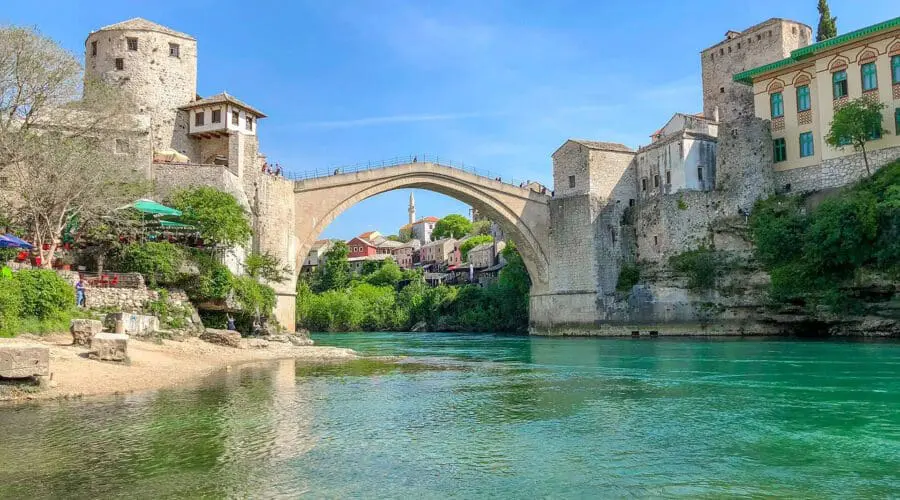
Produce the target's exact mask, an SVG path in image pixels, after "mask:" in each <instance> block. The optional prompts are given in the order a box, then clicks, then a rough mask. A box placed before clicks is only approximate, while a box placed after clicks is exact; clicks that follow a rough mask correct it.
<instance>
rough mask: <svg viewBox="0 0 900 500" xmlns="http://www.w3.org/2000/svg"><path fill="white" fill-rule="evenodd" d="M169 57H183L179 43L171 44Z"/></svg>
mask: <svg viewBox="0 0 900 500" xmlns="http://www.w3.org/2000/svg"><path fill="white" fill-rule="evenodd" d="M169 57H181V46H180V45H178V44H177V43H170V44H169Z"/></svg>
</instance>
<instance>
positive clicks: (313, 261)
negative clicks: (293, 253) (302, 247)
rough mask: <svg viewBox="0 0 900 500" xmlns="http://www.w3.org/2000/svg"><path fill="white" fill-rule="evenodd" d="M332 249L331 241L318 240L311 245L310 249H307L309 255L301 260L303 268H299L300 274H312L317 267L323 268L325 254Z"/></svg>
mask: <svg viewBox="0 0 900 500" xmlns="http://www.w3.org/2000/svg"><path fill="white" fill-rule="evenodd" d="M333 247H334V241H333V240H318V241H316V242H315V243H313V245H312V247H310V249H309V253H307V254H306V258H305V259H303V266H302V267H301V268H300V272H302V273H307V274H308V273H313V272H315V271H316V270H317V269H318V268H319V266H324V265H325V262H327V260H328V259H327V258H326V256H325V254H327V253H328V251H329V250H331V249H332V248H333Z"/></svg>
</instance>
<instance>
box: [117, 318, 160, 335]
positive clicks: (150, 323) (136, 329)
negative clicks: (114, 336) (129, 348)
mask: <svg viewBox="0 0 900 500" xmlns="http://www.w3.org/2000/svg"><path fill="white" fill-rule="evenodd" d="M119 321H121V322H122V324H123V326H124V327H125V332H124V333H127V334H129V335H134V336H135V337H142V336H147V335H150V334H152V333H153V332H155V331H157V330H159V318H157V317H156V316H148V315H143V314H136V313H127V312H118V313H111V314H107V315H106V324H107V325H108V326H109V327H110V329H112V328H114V327H115V325H116V323H117V322H119Z"/></svg>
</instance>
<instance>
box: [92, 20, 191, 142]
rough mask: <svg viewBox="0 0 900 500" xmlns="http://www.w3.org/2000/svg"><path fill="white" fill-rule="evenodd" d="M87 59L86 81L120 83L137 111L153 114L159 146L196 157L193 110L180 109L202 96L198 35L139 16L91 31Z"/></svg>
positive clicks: (154, 139)
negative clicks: (190, 126) (190, 119)
mask: <svg viewBox="0 0 900 500" xmlns="http://www.w3.org/2000/svg"><path fill="white" fill-rule="evenodd" d="M84 61H85V81H86V83H88V82H90V81H91V80H100V81H105V82H111V83H117V84H119V85H120V86H121V87H122V88H124V89H125V90H126V91H127V93H128V94H129V96H130V97H131V99H132V100H133V101H134V103H135V106H136V107H137V109H136V110H135V111H136V112H138V113H141V114H147V115H149V116H150V135H151V143H152V148H153V150H154V151H165V150H175V151H178V152H180V153H182V154H185V155H187V156H188V157H191V158H194V157H195V156H196V152H195V151H194V148H195V146H196V144H195V142H194V141H191V140H190V138H189V137H188V121H187V119H188V113H187V112H185V111H181V110H179V109H178V108H179V107H180V106H183V105H185V104H187V103H189V102H191V101H193V100H194V99H195V98H196V95H197V41H196V40H195V39H194V37H192V36H190V35H187V34H185V33H179V32H177V31H174V30H172V29H169V28H166V27H165V26H161V25H159V24H156V23H152V22H150V21H147V20H145V19H140V18H135V19H131V20H128V21H123V22H121V23H116V24H112V25H109V26H106V27H103V28H100V29H99V30H97V31H94V32H92V33H91V34H89V35H88V37H87V40H85V54H84ZM85 92H86V93H89V92H90V85H86V86H85ZM86 97H89V96H87V95H86Z"/></svg>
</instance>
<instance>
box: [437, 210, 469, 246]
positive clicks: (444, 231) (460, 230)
mask: <svg viewBox="0 0 900 500" xmlns="http://www.w3.org/2000/svg"><path fill="white" fill-rule="evenodd" d="M471 230H472V222H470V221H469V219H467V218H465V217H463V216H462V215H459V214H450V215H448V216H446V217H444V218H443V219H441V220H439V221H437V224H435V225H434V230H432V231H431V239H432V240H439V239H441V238H462V237H463V236H465V235H467V234H469V231H471Z"/></svg>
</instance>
